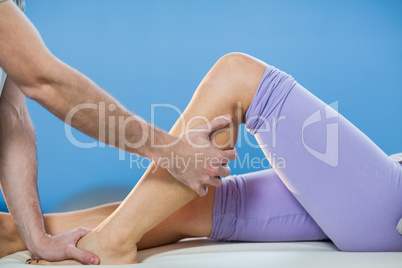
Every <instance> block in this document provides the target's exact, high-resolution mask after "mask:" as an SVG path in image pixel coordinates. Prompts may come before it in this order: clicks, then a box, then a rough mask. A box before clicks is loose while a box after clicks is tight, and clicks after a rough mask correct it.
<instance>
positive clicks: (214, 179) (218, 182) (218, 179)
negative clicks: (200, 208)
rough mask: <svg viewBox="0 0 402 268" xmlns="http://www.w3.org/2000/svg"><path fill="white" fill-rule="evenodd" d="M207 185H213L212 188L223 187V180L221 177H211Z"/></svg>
mask: <svg viewBox="0 0 402 268" xmlns="http://www.w3.org/2000/svg"><path fill="white" fill-rule="evenodd" d="M207 184H208V185H211V186H215V187H219V186H221V185H222V179H221V177H219V176H216V177H211V178H210V179H209V180H208V182H207Z"/></svg>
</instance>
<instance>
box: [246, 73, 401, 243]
mask: <svg viewBox="0 0 402 268" xmlns="http://www.w3.org/2000/svg"><path fill="white" fill-rule="evenodd" d="M246 127H247V128H248V129H249V130H250V131H251V132H252V133H255V136H256V138H257V141H258V142H259V144H260V146H261V147H262V148H263V150H264V153H265V155H266V156H267V158H268V159H269V161H270V162H271V164H272V165H273V167H274V169H275V171H276V172H277V174H278V175H279V177H280V178H281V179H282V181H283V182H284V183H285V185H286V186H287V188H288V189H289V190H290V191H291V192H292V193H293V195H294V196H295V197H296V198H297V200H298V201H299V202H300V203H301V205H302V206H303V207H304V208H305V209H306V210H307V211H308V212H309V214H310V215H311V216H312V217H313V219H314V220H315V221H316V222H317V223H318V225H319V226H320V227H321V228H322V230H323V231H324V232H325V233H326V234H327V235H328V237H329V238H330V239H331V240H332V241H333V242H334V243H335V244H336V246H337V247H338V248H339V249H341V250H345V251H402V236H401V235H400V234H399V233H398V231H397V230H396V225H397V223H398V220H399V219H400V218H401V216H402V168H401V165H400V164H398V163H397V162H395V161H393V160H392V159H390V158H389V157H388V156H387V155H386V154H385V153H384V152H383V151H381V150H380V149H379V148H378V147H377V146H376V145H375V144H374V143H373V142H372V141H371V140H370V139H369V138H368V137H367V136H365V135H364V134H363V133H362V132H361V131H359V130H358V129H357V128H356V127H355V126H354V125H353V124H351V123H350V122H349V121H348V120H346V119H345V118H344V117H342V116H341V115H339V114H338V113H337V112H336V111H335V110H334V109H332V108H331V107H329V106H327V105H326V104H325V103H323V102H322V101H321V100H319V99H318V98H317V97H315V96H314V95H312V94H311V93H310V92H308V91H307V90H306V89H304V88H303V87H302V86H300V85H299V84H298V83H297V82H296V81H295V80H294V79H293V78H292V77H291V76H289V75H287V74H286V73H284V72H281V71H279V70H278V69H276V68H274V67H272V66H268V68H267V70H266V72H265V74H264V77H263V79H262V81H261V83H260V86H259V88H258V90H257V92H256V94H255V97H254V99H253V101H252V103H251V105H250V107H249V109H248V111H247V114H246Z"/></svg>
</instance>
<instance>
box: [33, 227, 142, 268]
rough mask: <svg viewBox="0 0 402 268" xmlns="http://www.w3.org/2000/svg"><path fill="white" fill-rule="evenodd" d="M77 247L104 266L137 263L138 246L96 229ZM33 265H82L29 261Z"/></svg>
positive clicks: (67, 262)
mask: <svg viewBox="0 0 402 268" xmlns="http://www.w3.org/2000/svg"><path fill="white" fill-rule="evenodd" d="M77 247H78V248H79V249H81V250H84V251H87V252H91V253H94V254H95V255H97V256H98V257H99V259H100V264H103V265H108V264H109V265H110V264H113V265H118V264H132V263H137V246H136V244H133V243H130V242H129V241H126V240H124V239H122V240H119V239H117V237H116V236H113V235H111V236H109V235H107V234H106V233H105V232H101V231H97V230H96V229H95V230H93V231H92V232H90V233H89V234H87V235H86V236H84V237H83V238H81V240H80V241H78V244H77ZM26 263H27V264H32V265H81V263H79V262H77V261H74V260H67V261H61V262H49V261H45V260H39V261H36V260H27V262H26Z"/></svg>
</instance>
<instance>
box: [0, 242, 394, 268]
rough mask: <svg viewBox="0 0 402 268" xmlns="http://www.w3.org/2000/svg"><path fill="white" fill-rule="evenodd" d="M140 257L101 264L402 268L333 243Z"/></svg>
mask: <svg viewBox="0 0 402 268" xmlns="http://www.w3.org/2000/svg"><path fill="white" fill-rule="evenodd" d="M29 257H30V256H29V253H28V251H21V252H17V253H15V254H12V255H9V256H7V257H4V258H2V259H0V267H1V268H3V267H4V268H20V267H24V268H26V267H28V266H26V265H25V264H24V263H25V260H26V259H28V258H29ZM138 260H139V262H140V263H139V264H131V265H118V266H117V265H116V266H106V265H105V266H104V265H100V266H99V267H116V268H117V267H121V268H124V267H130V268H136V267H138V268H142V267H146V268H147V267H175V268H178V267H183V268H184V267H185V268H189V267H191V268H193V267H203V268H204V267H231V268H232V267H241V268H245V267H281V268H282V267H300V268H302V267H306V268H307V267H308V268H316V267H317V268H318V267H319V268H327V267H342V268H349V267H364V268H371V267H376V268H377V267H378V268H401V267H402V253H392V252H386V253H350V252H340V251H338V250H337V249H336V248H335V246H334V245H333V244H332V243H330V242H288V243H233V242H216V241H212V240H209V239H187V240H183V241H180V242H178V243H175V244H172V245H168V246H163V247H158V248H153V249H147V250H143V251H140V252H139V256H138ZM68 267H73V266H68Z"/></svg>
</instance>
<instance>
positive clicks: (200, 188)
mask: <svg viewBox="0 0 402 268" xmlns="http://www.w3.org/2000/svg"><path fill="white" fill-rule="evenodd" d="M191 189H193V190H194V191H195V192H196V193H197V194H198V195H199V196H201V197H202V196H206V195H207V193H208V187H205V186H204V185H201V184H197V185H196V186H194V187H191Z"/></svg>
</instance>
